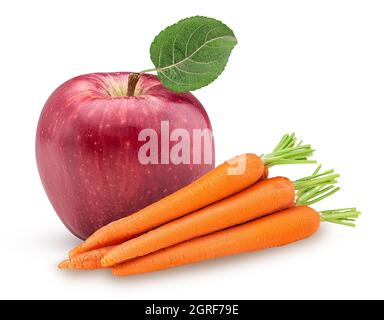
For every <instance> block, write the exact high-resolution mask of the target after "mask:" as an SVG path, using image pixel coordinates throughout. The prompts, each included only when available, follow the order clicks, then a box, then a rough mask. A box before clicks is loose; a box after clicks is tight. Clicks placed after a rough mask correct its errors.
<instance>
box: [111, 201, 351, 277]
mask: <svg viewBox="0 0 384 320" xmlns="http://www.w3.org/2000/svg"><path fill="white" fill-rule="evenodd" d="M358 215H359V212H357V211H356V209H355V208H352V209H340V210H332V211H327V212H325V213H317V212H316V211H315V210H313V209H311V208H310V207H307V206H298V207H295V208H290V209H286V210H283V211H280V212H278V213H274V214H271V215H269V216H266V217H263V218H260V219H257V220H254V221H251V222H247V223H245V224H242V225H239V226H236V227H232V228H229V229H225V230H222V231H218V232H215V233H211V234H209V235H206V236H203V237H200V238H195V239H193V240H189V241H186V242H183V243H180V244H177V245H175V246H172V247H168V248H166V249H162V250H160V251H157V252H154V253H151V254H149V255H146V256H144V257H140V258H137V259H134V260H131V261H127V262H125V263H123V264H120V265H118V266H115V267H113V269H112V272H113V274H114V275H117V276H126V275H133V274H140V273H145V272H151V271H158V270H163V269H168V268H172V267H176V266H181V265H185V264H189V263H195V262H199V261H204V260H208V259H214V258H219V257H224V256H228V255H233V254H238V253H243V252H251V251H258V250H262V249H266V248H271V247H276V246H282V245H286V244H289V243H292V242H295V241H298V240H301V239H304V238H307V237H309V236H311V235H312V234H314V233H315V232H316V231H317V230H318V228H319V223H320V221H329V222H336V223H342V224H344V223H343V222H344V221H347V224H349V223H350V222H349V221H352V220H354V219H355V218H357V217H358Z"/></svg>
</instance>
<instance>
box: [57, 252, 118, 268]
mask: <svg viewBox="0 0 384 320" xmlns="http://www.w3.org/2000/svg"><path fill="white" fill-rule="evenodd" d="M113 247H114V246H108V247H103V248H99V249H95V250H91V251H88V252H84V253H82V254H78V255H76V256H74V257H72V258H70V259H67V260H64V261H63V262H61V263H60V264H59V268H60V269H80V270H94V269H100V268H103V266H102V265H101V259H102V258H103V257H104V256H105V255H106V254H107V253H108V251H110V250H111V249H112V248H113Z"/></svg>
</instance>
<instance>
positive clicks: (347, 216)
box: [319, 208, 361, 227]
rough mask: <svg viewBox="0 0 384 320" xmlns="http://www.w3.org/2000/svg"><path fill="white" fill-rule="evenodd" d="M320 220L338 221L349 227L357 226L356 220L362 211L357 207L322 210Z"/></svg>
mask: <svg viewBox="0 0 384 320" xmlns="http://www.w3.org/2000/svg"><path fill="white" fill-rule="evenodd" d="M319 214H320V220H321V221H323V222H331V223H337V224H341V225H344V226H348V227H355V226H356V225H355V224H354V222H355V221H356V219H357V218H358V217H359V216H360V214H361V212H360V211H358V210H357V209H356V208H343V209H334V210H325V211H320V212H319Z"/></svg>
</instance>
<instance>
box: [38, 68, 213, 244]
mask: <svg viewBox="0 0 384 320" xmlns="http://www.w3.org/2000/svg"><path fill="white" fill-rule="evenodd" d="M128 77H129V73H95V74H88V75H83V76H79V77H76V78H73V79H71V80H69V81H67V82H65V83H64V84H63V85H61V86H60V87H59V88H57V89H56V90H55V91H54V92H53V94H52V95H51V96H50V97H49V99H48V101H47V102H46V104H45V106H44V109H43V111H42V113H41V116H40V120H39V124H38V127H37V133H36V159H37V166H38V169H39V173H40V177H41V180H42V183H43V186H44V188H45V191H46V193H47V195H48V198H49V200H50V201H51V203H52V205H53V207H54V209H55V210H56V212H57V214H58V216H59V217H60V219H61V220H62V222H63V223H64V224H65V226H66V227H67V228H68V229H69V230H70V231H71V232H72V233H73V234H75V235H76V236H78V237H79V238H81V239H84V238H86V237H88V236H89V235H90V234H92V233H93V232H94V231H95V230H96V229H98V228H100V227H102V226H103V225H105V224H107V223H109V222H111V221H113V220H116V219H119V218H121V217H124V216H127V215H129V214H132V213H134V212H136V211H138V210H140V209H141V208H143V207H145V206H147V205H149V204H151V203H152V202H154V201H157V200H159V199H160V198H162V197H164V196H166V195H168V194H170V193H172V192H174V191H176V190H177V189H179V188H181V187H183V186H185V185H187V184H188V183H190V182H191V181H193V180H195V179H197V178H198V177H200V176H201V175H203V174H204V173H206V172H207V171H209V170H211V169H212V168H213V167H214V150H213V142H212V150H211V151H212V161H207V162H208V163H193V160H192V159H194V156H196V152H200V151H202V149H203V143H202V145H201V147H198V148H197V150H198V151H196V148H195V149H194V148H193V145H192V143H191V145H190V146H189V145H188V148H190V150H189V151H190V158H191V162H190V163H191V164H188V163H185V162H184V163H182V164H175V163H173V161H172V159H170V161H168V162H169V163H167V160H166V158H164V157H166V155H167V154H168V152H169V150H163V149H164V147H167V139H168V138H169V137H164V135H165V134H167V133H166V132H165V133H164V132H163V136H161V127H162V124H167V121H168V122H169V130H170V132H172V131H173V130H175V129H184V130H183V131H184V132H187V133H188V134H189V136H190V137H192V136H193V130H194V129H208V130H209V131H210V130H211V124H210V121H209V118H208V115H207V113H206V112H205V110H204V108H203V106H202V105H201V104H200V102H199V101H198V100H197V99H196V98H195V97H194V96H193V95H192V94H190V93H174V92H172V91H170V90H168V89H167V88H165V87H164V86H163V85H162V84H161V83H160V82H159V80H158V79H157V77H156V76H153V75H148V74H143V75H141V76H140V78H139V80H138V82H137V86H136V89H135V91H134V92H135V93H134V95H131V96H128V95H127V94H126V93H127V88H128V84H127V83H128ZM162 121H163V122H162ZM163 127H164V126H163ZM145 129H153V130H152V131H153V132H156V134H158V136H159V137H161V139H162V140H164V138H166V140H164V141H165V142H164V144H163V143H160V140H159V142H156V146H157V147H158V148H159V150H158V151H159V154H158V155H155V157H156V158H157V159H156V160H158V162H159V163H158V164H155V163H151V164H148V165H145V164H143V163H142V161H141V160H140V159H139V156H138V155H139V150H140V148H142V147H143V145H144V144H146V141H139V140H140V139H139V134H140V132H143V131H142V130H145ZM163 129H164V128H163ZM141 140H142V139H141ZM176 145H177V141H172V139H171V141H169V148H170V149H172V147H173V146H176ZM162 147H163V149H161V148H162ZM160 149H161V150H160ZM155 151H156V150H155ZM206 151H207V150H205V152H206ZM148 152H149V151H148ZM151 156H153V154H152V155H151ZM203 157H204V155H203ZM197 158H199V157H197ZM207 158H209V157H207ZM203 160H204V159H203Z"/></svg>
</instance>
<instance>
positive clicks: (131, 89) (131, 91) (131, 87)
mask: <svg viewBox="0 0 384 320" xmlns="http://www.w3.org/2000/svg"><path fill="white" fill-rule="evenodd" d="M139 79H140V74H139V73H136V72H132V73H130V74H129V76H128V90H127V95H128V97H130V96H134V95H135V90H136V85H137V82H138V81H139Z"/></svg>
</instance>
